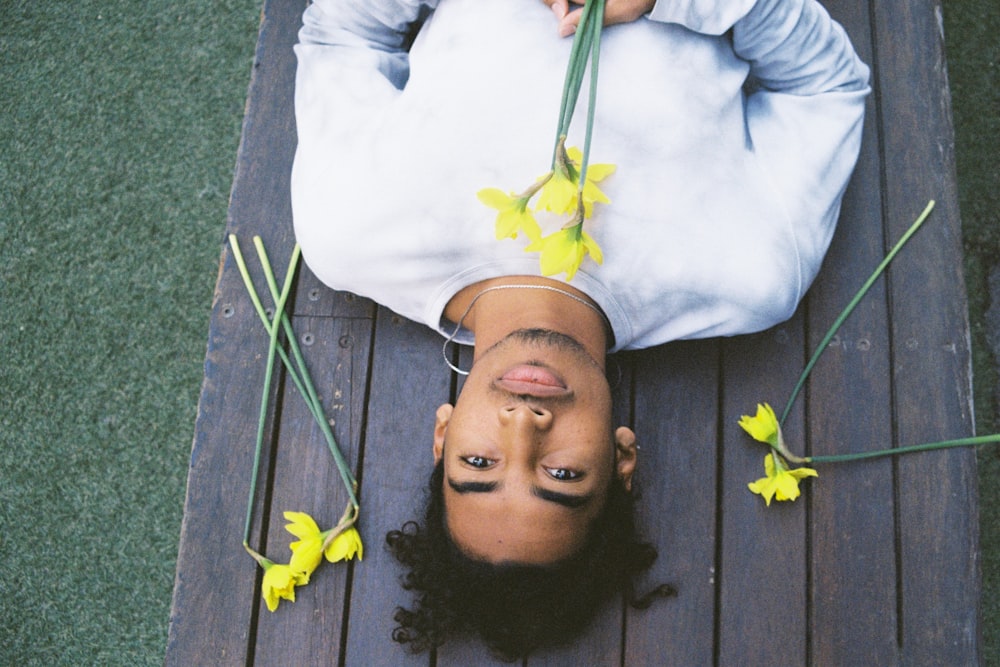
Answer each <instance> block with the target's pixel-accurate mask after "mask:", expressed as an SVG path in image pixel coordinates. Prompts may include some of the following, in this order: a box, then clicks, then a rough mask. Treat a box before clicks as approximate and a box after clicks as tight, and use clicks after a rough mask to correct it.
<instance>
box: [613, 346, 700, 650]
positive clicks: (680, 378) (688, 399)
mask: <svg viewBox="0 0 1000 667" xmlns="http://www.w3.org/2000/svg"><path fill="white" fill-rule="evenodd" d="M630 356H631V357H632V361H633V362H634V367H635V403H634V405H635V415H634V420H635V427H634V428H635V432H636V437H637V442H638V443H639V445H640V447H642V449H641V450H640V452H639V461H638V466H637V469H636V485H637V490H638V491H639V492H640V494H641V496H640V498H639V501H638V508H639V518H640V526H641V528H642V531H643V534H644V536H645V537H646V538H647V539H648V540H649V541H650V542H651V543H652V544H653V545H654V546H655V547H656V548H657V551H658V552H659V556H658V557H657V559H656V562H655V563H654V564H653V567H652V568H651V569H650V571H649V573H648V574H647V575H646V576H644V577H643V580H642V584H641V585H640V589H639V590H640V592H645V591H648V590H651V589H653V588H654V587H656V586H659V585H660V584H664V583H670V584H672V585H673V586H674V587H675V588H676V589H677V597H676V598H672V599H666V600H658V601H656V602H654V603H653V605H652V606H651V607H650V608H649V609H645V610H641V611H636V610H632V609H629V610H628V611H627V622H626V628H625V629H626V647H625V649H626V652H625V664H628V665H644V664H676V665H707V664H711V663H712V660H713V655H714V651H715V613H714V610H715V599H716V585H717V584H716V582H717V577H716V575H717V573H716V571H715V568H716V565H717V563H716V548H717V544H718V542H717V539H718V531H717V518H718V517H717V513H716V497H717V492H718V486H717V485H718V480H717V476H716V473H717V461H718V455H719V447H718V440H719V439H718V435H719V434H718V420H719V415H718V380H719V350H718V342H717V341H698V342H684V343H677V344H674V345H667V346H663V347H659V348H655V349H652V350H646V351H643V352H639V353H633V354H632V355H630Z"/></svg>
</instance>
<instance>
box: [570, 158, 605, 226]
mask: <svg viewBox="0 0 1000 667" xmlns="http://www.w3.org/2000/svg"><path fill="white" fill-rule="evenodd" d="M566 153H567V155H568V157H569V159H570V167H571V169H576V168H577V165H580V164H583V153H582V152H580V149H579V148H576V147H575V146H574V147H572V148H570V149H568V150H567V151H566ZM615 169H616V167H615V165H613V164H590V165H587V178H586V180H585V182H584V184H583V215H584V217H585V218H589V217H590V216H591V215H593V213H594V204H595V203H601V204H610V203H611V200H610V199H608V196H607V195H606V194H604V192H602V191H601V189H600V188H599V187H597V183H600V182H601V181H603V180H604V179H605V178H607V177H608V176H610V175H611V174H613V173H615ZM576 181H577V183H579V181H580V174H579V173H577V174H576Z"/></svg>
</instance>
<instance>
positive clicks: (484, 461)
mask: <svg viewBox="0 0 1000 667" xmlns="http://www.w3.org/2000/svg"><path fill="white" fill-rule="evenodd" d="M462 461H464V462H465V463H467V464H468V465H470V466H472V467H473V468H489V467H490V466H491V465H493V464H494V463H496V461H495V460H493V459H488V458H486V457H485V456H463V457H462Z"/></svg>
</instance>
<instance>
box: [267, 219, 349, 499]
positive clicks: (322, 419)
mask: <svg viewBox="0 0 1000 667" xmlns="http://www.w3.org/2000/svg"><path fill="white" fill-rule="evenodd" d="M254 244H255V245H256V247H257V254H258V256H259V257H260V262H261V266H262V267H263V269H264V276H265V278H266V279H267V284H268V287H269V288H270V290H271V296H272V297H274V298H277V296H276V295H277V284H276V283H275V281H274V272H273V271H272V269H271V263H270V261H269V260H268V258H267V252H266V251H265V250H264V244H263V243H262V242H261V241H260V237H255V238H254ZM299 253H300V249H299V246H298V244H296V246H295V249H294V251H293V261H292V262H291V263H290V264H289V268H290V269H292V268H293V266H294V264H295V263H296V262H297V260H298V257H299ZM286 282H287V283H290V282H291V277H290V276H289V277H288V278H286ZM286 287H287V285H286ZM280 315H281V317H280V322H281V326H282V327H283V329H284V331H285V337H286V338H287V339H288V346H289V348H290V349H291V350H292V356H293V357H294V358H295V365H296V366H297V368H298V377H299V379H300V381H301V384H299V383H296V386H297V387H298V388H299V391H300V392H301V393H302V398H303V399H304V400H305V401H306V404H307V405H308V406H309V409H310V412H311V413H312V415H313V417H314V418H315V420H316V423H317V425H318V426H319V427H320V430H321V431H322V432H323V437H324V438H325V440H326V444H327V447H328V448H329V450H330V454H332V455H333V459H334V462H335V463H336V464H337V471H338V472H339V473H340V478H341V480H342V481H343V482H344V487H345V488H346V489H347V494H348V497H349V498H350V500H351V503H352V505H354V506H355V507H357V505H358V501H357V497H356V495H355V490H354V487H355V484H356V482H355V479H354V475H353V473H352V472H351V469H350V466H349V465H348V464H347V461H346V460H345V459H344V456H343V454H342V453H341V451H340V447H339V446H338V445H337V441H336V439H335V438H334V436H333V431H332V430H331V429H330V424H329V422H327V420H326V415H325V414H324V413H323V406H322V401H320V398H319V394H318V393H317V392H316V388H315V385H314V384H313V382H312V378H311V377H310V375H309V369H308V367H307V366H306V362H305V358H304V357H303V356H302V350H301V348H300V347H299V343H298V339H297V338H296V337H295V332H294V331H293V330H292V323H291V321H290V320H289V318H288V316H287V314H285V313H284V312H281V313H280ZM276 319H277V317H276ZM277 328H278V326H277V325H276V324H275V326H274V329H275V330H277ZM289 373H290V374H291V373H294V369H292V368H291V367H289Z"/></svg>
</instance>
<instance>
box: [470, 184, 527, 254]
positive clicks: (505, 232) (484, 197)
mask: <svg viewBox="0 0 1000 667" xmlns="http://www.w3.org/2000/svg"><path fill="white" fill-rule="evenodd" d="M537 190H538V188H537V187H535V188H532V189H529V190H528V192H527V193H525V194H521V195H518V194H515V193H513V192H511V193H510V194H505V193H504V192H503V190H499V189H497V188H484V189H482V190H480V191H479V192H477V193H476V196H477V197H479V201H481V202H483V203H484V204H486V205H487V206H489V207H490V208H494V209H496V210H497V211H498V213H497V219H496V236H497V240H500V239H506V238H511V239H516V238H517V233H518V232H522V233H523V234H524V235H525V236H527V237H528V238H529V239H531V240H532V241H535V240H537V239H538V238H540V237H541V235H542V230H541V228H540V227H539V226H538V223H537V222H536V221H535V216H534V215H532V213H531V211H529V210H528V201H529V200H530V199H531V198H532V197H533V196H535V192H537Z"/></svg>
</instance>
